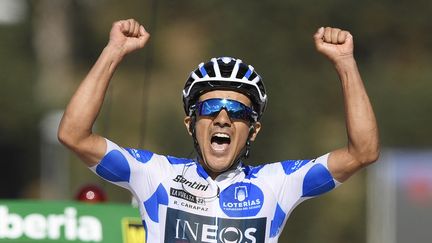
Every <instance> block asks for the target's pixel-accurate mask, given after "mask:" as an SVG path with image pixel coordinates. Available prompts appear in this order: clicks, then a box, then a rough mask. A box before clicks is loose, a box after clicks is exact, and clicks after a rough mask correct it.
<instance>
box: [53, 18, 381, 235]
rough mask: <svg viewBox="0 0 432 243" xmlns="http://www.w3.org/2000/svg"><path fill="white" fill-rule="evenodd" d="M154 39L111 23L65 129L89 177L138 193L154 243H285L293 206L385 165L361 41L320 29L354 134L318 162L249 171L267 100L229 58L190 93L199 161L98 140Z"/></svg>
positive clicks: (133, 25) (321, 48)
mask: <svg viewBox="0 0 432 243" xmlns="http://www.w3.org/2000/svg"><path fill="white" fill-rule="evenodd" d="M148 38H149V34H148V33H147V32H146V31H145V29H144V27H143V26H142V25H140V24H139V23H138V22H136V21H135V20H132V19H129V20H122V21H118V22H116V23H114V24H113V26H112V29H111V32H110V40H109V42H108V44H107V46H106V47H105V49H104V50H103V51H102V53H101V55H100V57H99V59H98V60H97V62H96V63H95V65H94V66H93V68H92V69H91V70H90V72H89V74H88V75H87V76H86V77H85V79H84V80H83V81H82V83H81V84H80V86H79V88H78V89H77V91H76V92H75V94H74V95H73V97H72V99H71V101H70V103H69V105H68V106H67V108H66V111H65V114H64V116H63V119H62V121H61V124H60V127H59V132H58V136H59V140H60V141H61V142H62V143H63V144H65V145H66V146H67V147H68V148H70V149H71V150H72V151H73V152H75V153H76V154H77V155H78V156H79V157H80V158H81V159H82V160H83V161H84V162H86V164H87V165H88V166H89V167H90V169H91V170H93V171H94V172H95V173H96V174H98V175H99V176H101V177H102V178H104V179H106V180H108V181H110V182H113V183H115V184H117V185H119V186H122V187H125V188H127V189H129V190H130V191H131V193H132V194H133V195H134V197H135V198H136V200H137V201H138V205H139V209H140V213H141V217H142V220H143V224H144V227H145V229H146V232H147V234H146V238H147V242H277V241H278V238H279V235H280V233H281V230H282V228H283V226H284V225H285V222H286V220H287V218H288V216H289V215H290V213H291V211H292V210H293V209H294V208H295V206H297V205H298V204H299V203H301V202H302V201H304V200H306V199H308V198H311V197H315V196H318V195H321V194H323V193H325V192H328V191H330V190H331V189H333V188H335V187H336V186H337V185H339V184H340V183H342V182H344V181H345V180H346V179H348V178H349V177H350V176H351V175H352V174H354V173H355V172H356V171H358V170H359V169H361V168H362V167H364V166H366V165H368V164H370V163H372V162H374V161H376V160H377V158H378V154H379V145H378V131H377V130H378V129H377V124H376V121H375V116H374V113H373V110H372V107H371V104H370V102H369V99H368V96H367V94H366V91H365V89H364V86H363V82H362V80H361V77H360V74H359V72H358V69H357V66H356V62H355V60H354V57H353V38H352V36H351V34H350V33H349V32H347V31H344V30H340V29H337V28H330V27H326V28H319V29H318V31H317V32H316V33H315V35H314V41H315V45H316V49H317V50H318V52H320V53H322V54H324V55H325V56H326V57H327V58H328V59H329V60H330V61H331V62H333V64H334V66H335V68H336V70H337V73H338V75H339V78H340V80H341V84H342V85H341V86H342V90H343V96H344V103H345V112H346V125H347V135H348V143H347V146H346V147H344V148H340V149H337V150H334V151H331V152H330V153H327V154H325V155H323V156H320V157H318V158H316V159H312V160H286V161H282V162H277V163H264V164H262V165H260V166H256V167H252V166H248V165H245V164H244V163H243V162H242V159H243V158H244V157H247V156H248V153H249V145H250V143H251V142H252V141H254V140H255V138H256V136H257V134H258V133H259V131H260V128H261V123H260V118H261V117H262V115H263V112H264V110H265V107H266V104H267V94H266V91H265V88H264V84H263V82H262V80H261V77H260V75H258V74H257V72H256V71H255V70H254V68H253V67H252V66H250V65H247V64H245V63H243V62H242V61H241V60H240V59H235V58H230V57H221V58H213V59H211V60H210V61H209V62H207V63H202V64H200V65H199V66H198V68H197V69H196V70H194V71H193V72H192V73H191V75H190V77H189V78H188V80H187V81H186V84H185V87H184V90H183V103H184V109H185V112H186V118H185V125H186V127H187V129H188V132H189V134H190V135H191V136H192V138H193V141H194V146H195V149H196V152H197V154H198V156H197V158H195V159H185V158H176V157H172V156H164V155H159V154H155V153H153V152H151V151H147V150H141V149H132V148H122V147H120V146H119V145H117V144H116V143H114V142H112V141H110V140H108V139H105V138H103V137H101V136H99V135H97V134H95V133H93V132H92V126H93V123H94V122H95V119H96V117H97V115H98V113H99V110H100V108H101V106H102V103H103V99H104V95H105V92H106V90H107V87H108V84H109V80H110V79H111V76H112V75H113V73H114V70H115V69H116V68H117V66H118V64H119V63H120V61H121V60H122V58H123V57H124V56H125V55H126V54H128V53H130V52H132V51H135V50H138V49H140V48H143V47H144V45H145V44H146V42H147V40H148Z"/></svg>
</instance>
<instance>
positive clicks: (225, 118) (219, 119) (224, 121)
mask: <svg viewBox="0 0 432 243" xmlns="http://www.w3.org/2000/svg"><path fill="white" fill-rule="evenodd" d="M213 125H215V126H219V127H230V126H231V119H230V117H229V115H228V112H227V111H226V110H225V109H222V110H221V111H220V112H219V113H218V114H217V116H216V117H215V118H214V119H213Z"/></svg>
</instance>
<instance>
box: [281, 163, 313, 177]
mask: <svg viewBox="0 0 432 243" xmlns="http://www.w3.org/2000/svg"><path fill="white" fill-rule="evenodd" d="M309 161H310V160H285V161H282V162H281V164H282V167H283V169H284V171H285V174H286V175H289V174H291V173H293V172H295V171H297V170H298V169H300V168H301V167H303V166H304V165H305V164H307V163H308V162H309Z"/></svg>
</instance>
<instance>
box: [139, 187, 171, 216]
mask: <svg viewBox="0 0 432 243" xmlns="http://www.w3.org/2000/svg"><path fill="white" fill-rule="evenodd" d="M159 204H162V205H168V193H167V191H166V190H165V188H164V187H163V186H162V184H160V185H159V186H158V188H157V189H156V191H155V192H154V193H153V195H152V196H151V197H150V198H149V199H148V200H147V201H145V202H144V207H145V209H146V211H147V214H148V215H149V217H150V219H151V220H152V221H153V222H156V223H159Z"/></svg>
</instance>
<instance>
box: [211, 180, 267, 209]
mask: <svg viewBox="0 0 432 243" xmlns="http://www.w3.org/2000/svg"><path fill="white" fill-rule="evenodd" d="M263 202H264V195H263V192H262V191H261V189H259V188H258V187H257V186H255V185H254V184H252V183H244V182H239V183H235V184H234V185H232V186H230V187H228V188H227V189H225V190H224V191H223V192H222V193H221V195H220V200H219V205H220V207H221V209H222V211H224V213H225V214H226V215H228V216H230V217H250V216H255V215H257V214H258V212H259V211H260V210H261V207H262V204H263Z"/></svg>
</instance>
